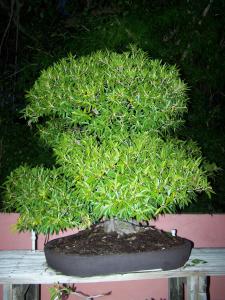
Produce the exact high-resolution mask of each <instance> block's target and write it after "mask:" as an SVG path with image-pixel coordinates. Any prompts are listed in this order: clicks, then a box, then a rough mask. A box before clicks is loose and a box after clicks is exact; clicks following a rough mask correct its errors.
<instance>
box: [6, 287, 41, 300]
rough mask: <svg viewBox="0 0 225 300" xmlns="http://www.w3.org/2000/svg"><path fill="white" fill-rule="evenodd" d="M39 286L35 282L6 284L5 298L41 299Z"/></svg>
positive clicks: (13, 299) (14, 299)
mask: <svg viewBox="0 0 225 300" xmlns="http://www.w3.org/2000/svg"><path fill="white" fill-rule="evenodd" d="M39 298H40V297H39V286H38V285H34V284H4V285H3V300H21V299H23V300H39Z"/></svg>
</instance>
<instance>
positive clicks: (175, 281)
mask: <svg viewBox="0 0 225 300" xmlns="http://www.w3.org/2000/svg"><path fill="white" fill-rule="evenodd" d="M184 281H185V278H183V277H177V278H170V279H169V296H168V299H169V300H183V299H184Z"/></svg>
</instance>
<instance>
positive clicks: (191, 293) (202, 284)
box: [187, 276, 207, 300]
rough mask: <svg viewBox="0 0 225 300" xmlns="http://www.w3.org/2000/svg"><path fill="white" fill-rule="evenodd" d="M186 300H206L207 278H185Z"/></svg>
mask: <svg viewBox="0 0 225 300" xmlns="http://www.w3.org/2000/svg"><path fill="white" fill-rule="evenodd" d="M187 295H188V300H207V277H206V276H189V277H188V278H187Z"/></svg>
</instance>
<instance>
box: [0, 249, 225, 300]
mask: <svg viewBox="0 0 225 300" xmlns="http://www.w3.org/2000/svg"><path fill="white" fill-rule="evenodd" d="M222 275H225V248H200V249H193V250H192V253H191V256H190V259H189V261H188V262H187V263H186V265H185V266H184V267H182V268H179V269H176V270H171V271H161V270H153V271H152V270H151V271H146V270H145V271H140V272H133V273H128V274H113V275H107V276H94V277H84V278H82V277H76V276H66V275H62V274H61V273H57V272H56V271H54V270H53V269H51V268H49V267H48V266H47V264H46V261H45V256H44V253H43V251H35V252H32V251H29V250H13V251H0V284H3V292H4V295H3V300H20V299H27V300H35V299H38V289H37V288H35V287H36V286H37V285H39V284H56V283H68V284H69V283H75V284H77V283H91V282H109V281H127V280H142V279H156V278H168V279H169V296H168V297H169V299H171V300H180V299H183V284H184V282H186V283H187V294H188V299H189V300H206V299H207V292H206V290H207V277H208V276H222ZM24 294H26V295H25V296H24ZM21 295H22V296H21Z"/></svg>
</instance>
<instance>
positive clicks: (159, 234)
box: [45, 226, 184, 255]
mask: <svg viewBox="0 0 225 300" xmlns="http://www.w3.org/2000/svg"><path fill="white" fill-rule="evenodd" d="M183 242H184V240H183V239H182V238H180V237H173V236H172V235H171V234H170V233H168V232H164V231H161V230H158V229H156V228H154V227H143V228H141V230H140V231H139V232H137V233H133V234H126V235H123V236H118V234H117V233H116V232H113V233H105V232H104V229H103V227H102V226H96V227H93V228H91V229H86V230H82V231H80V232H78V233H76V234H74V235H69V236H67V237H63V238H58V239H55V240H53V241H51V242H50V243H48V244H46V246H45V247H46V248H48V249H52V248H55V250H56V251H59V252H63V253H73V254H79V255H104V254H121V253H137V252H145V251H152V250H165V249H168V248H170V247H173V246H175V245H181V244H183Z"/></svg>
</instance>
